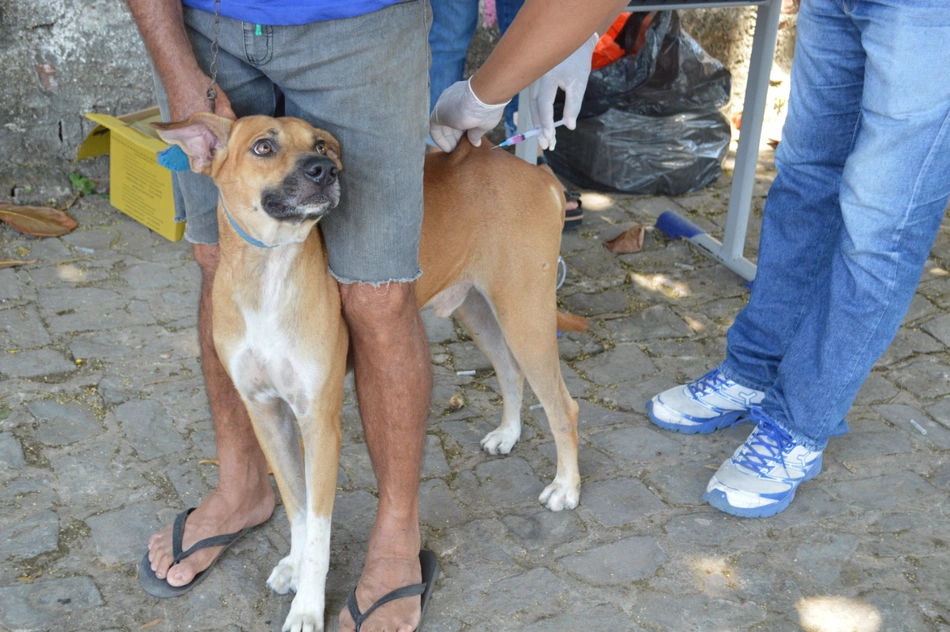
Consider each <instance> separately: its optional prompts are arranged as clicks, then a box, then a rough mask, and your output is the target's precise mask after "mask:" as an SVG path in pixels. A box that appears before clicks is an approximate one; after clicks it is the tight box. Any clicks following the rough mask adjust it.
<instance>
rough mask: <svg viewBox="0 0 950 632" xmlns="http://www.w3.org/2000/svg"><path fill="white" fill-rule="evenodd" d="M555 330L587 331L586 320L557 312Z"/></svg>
mask: <svg viewBox="0 0 950 632" xmlns="http://www.w3.org/2000/svg"><path fill="white" fill-rule="evenodd" d="M557 328H558V329H560V330H561V331H587V319H586V318H584V317H582V316H574V315H573V314H565V313H564V312H561V311H559V312H558V313H557Z"/></svg>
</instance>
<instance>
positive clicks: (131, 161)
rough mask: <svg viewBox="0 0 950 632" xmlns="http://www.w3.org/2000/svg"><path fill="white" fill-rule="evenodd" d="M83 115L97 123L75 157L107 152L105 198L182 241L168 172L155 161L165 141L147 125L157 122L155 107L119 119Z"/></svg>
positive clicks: (169, 236)
mask: <svg viewBox="0 0 950 632" xmlns="http://www.w3.org/2000/svg"><path fill="white" fill-rule="evenodd" d="M86 118H88V119H90V120H92V121H95V122H96V123H98V125H97V126H96V127H95V129H93V130H92V131H91V132H89V135H88V136H87V137H86V140H84V141H83V144H82V145H81V146H80V147H79V151H78V152H77V153H76V157H77V158H79V159H82V158H92V157H94V156H101V155H102V154H111V158H110V159H109V191H110V193H109V201H110V203H111V204H112V206H114V207H116V208H117V209H119V210H120V211H122V212H123V213H125V214H126V215H128V216H129V217H131V218H132V219H134V220H136V221H137V222H139V223H141V224H143V225H145V226H146V227H148V228H150V229H152V230H154V231H155V232H156V233H158V234H159V235H161V236H162V237H165V238H166V239H169V240H171V241H178V240H179V239H181V238H182V235H184V233H185V224H184V222H181V223H177V222H175V199H174V195H173V193H172V173H171V171H169V170H168V169H166V168H165V167H163V166H161V165H160V164H158V159H157V155H158V154H159V152H162V151H164V150H165V149H167V148H168V145H167V144H166V143H165V142H164V141H162V140H161V139H159V138H158V134H156V133H155V130H153V129H152V128H151V126H150V125H149V123H151V122H153V121H160V120H161V115H160V114H159V113H158V108H157V107H153V108H149V109H147V110H142V111H140V112H132V113H131V114H126V115H124V116H119V117H115V116H110V115H108V114H97V113H94V112H90V113H88V114H86Z"/></svg>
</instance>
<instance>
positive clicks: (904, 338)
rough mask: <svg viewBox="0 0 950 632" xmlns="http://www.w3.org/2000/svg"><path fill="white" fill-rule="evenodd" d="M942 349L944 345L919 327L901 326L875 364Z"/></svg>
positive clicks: (897, 360) (884, 364)
mask: <svg viewBox="0 0 950 632" xmlns="http://www.w3.org/2000/svg"><path fill="white" fill-rule="evenodd" d="M943 349H944V346H943V345H942V344H941V343H940V342H938V341H937V340H934V338H933V337H932V336H930V335H929V334H927V333H924V332H923V331H921V330H919V329H912V328H908V327H902V328H901V329H899V330H898V332H897V335H896V336H895V337H894V340H893V341H892V342H891V344H890V345H889V346H888V347H887V351H885V352H884V355H883V356H882V357H881V359H880V360H878V362H877V364H878V366H888V365H890V364H893V363H895V362H900V361H902V360H906V359H908V358H910V357H912V356H916V355H919V354H923V353H935V352H937V351H942V350H943Z"/></svg>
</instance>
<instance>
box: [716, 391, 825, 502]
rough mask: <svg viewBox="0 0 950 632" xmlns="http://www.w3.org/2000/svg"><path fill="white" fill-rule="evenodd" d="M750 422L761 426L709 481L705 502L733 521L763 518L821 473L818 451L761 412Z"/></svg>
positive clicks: (756, 413) (758, 411)
mask: <svg viewBox="0 0 950 632" xmlns="http://www.w3.org/2000/svg"><path fill="white" fill-rule="evenodd" d="M752 416H753V417H754V418H755V420H756V421H758V423H759V425H758V426H757V427H756V429H755V430H753V431H752V434H751V435H749V438H748V439H746V441H745V443H743V444H742V445H741V446H739V449H738V450H736V452H735V454H733V455H732V457H731V458H730V459H729V460H727V461H726V462H725V463H723V464H722V467H720V468H719V470H718V471H717V472H716V473H715V474H714V475H713V477H712V479H711V480H710V481H709V485H708V486H707V487H706V493H705V494H703V500H705V501H706V502H708V503H709V504H710V505H712V506H713V507H715V508H716V509H718V510H720V511H724V512H726V513H728V514H732V515H733V516H741V517H743V518H767V517H769V516H774V515H775V514H777V513H778V512H780V511H782V510H783V509H785V508H786V507H788V505H789V504H790V503H791V502H792V500H793V499H794V498H795V490H797V489H798V486H799V485H801V484H802V483H804V482H805V481H807V480H809V479H812V478H814V477H815V476H817V475H818V473H819V472H821V455H822V451H821V450H818V451H815V450H809V449H808V448H806V447H805V446H803V445H801V444H799V443H797V442H796V441H795V440H794V439H792V437H791V435H789V434H788V433H787V432H785V430H783V429H782V428H779V427H778V426H777V425H775V422H774V421H772V420H771V419H769V418H768V416H766V414H765V413H764V412H762V410H761V409H759V408H753V409H752Z"/></svg>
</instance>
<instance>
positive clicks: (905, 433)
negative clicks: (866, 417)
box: [874, 404, 950, 449]
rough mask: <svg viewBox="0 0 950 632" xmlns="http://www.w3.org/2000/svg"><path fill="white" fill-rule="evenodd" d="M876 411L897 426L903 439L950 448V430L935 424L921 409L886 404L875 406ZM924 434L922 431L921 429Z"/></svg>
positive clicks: (904, 405)
mask: <svg viewBox="0 0 950 632" xmlns="http://www.w3.org/2000/svg"><path fill="white" fill-rule="evenodd" d="M874 410H875V411H876V412H878V413H879V414H880V415H881V416H882V417H884V419H887V420H888V421H890V422H891V423H892V424H894V425H895V426H897V429H898V430H899V431H900V432H901V435H902V437H903V438H905V440H906V439H909V440H911V441H914V442H918V441H919V442H923V443H928V444H931V445H936V446H937V447H939V448H943V449H947V448H950V430H948V429H947V428H946V427H944V426H942V425H940V424H937V423H935V422H934V421H933V420H931V419H930V418H929V416H928V415H927V414H925V413H923V412H921V410H920V408H919V407H916V406H908V405H906V404H885V405H882V406H875V407H874ZM918 426H919V427H920V428H923V429H924V432H926V434H924V432H921V431H920V428H918Z"/></svg>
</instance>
